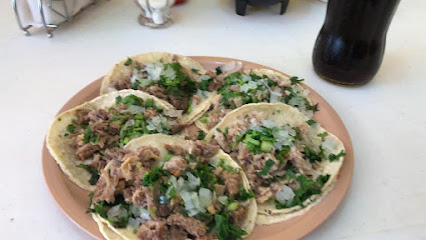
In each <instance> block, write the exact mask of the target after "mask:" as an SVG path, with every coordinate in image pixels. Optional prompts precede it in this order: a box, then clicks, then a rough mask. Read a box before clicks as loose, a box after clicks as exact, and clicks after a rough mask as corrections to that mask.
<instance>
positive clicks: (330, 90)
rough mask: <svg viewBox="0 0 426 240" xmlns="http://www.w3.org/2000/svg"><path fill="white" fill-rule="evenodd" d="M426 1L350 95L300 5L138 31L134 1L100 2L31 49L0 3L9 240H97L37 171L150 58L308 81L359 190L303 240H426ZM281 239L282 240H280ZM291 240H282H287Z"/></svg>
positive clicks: (208, 6)
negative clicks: (105, 83)
mask: <svg viewBox="0 0 426 240" xmlns="http://www.w3.org/2000/svg"><path fill="white" fill-rule="evenodd" d="M425 8H426V1H420V0H418V1H416V0H410V1H403V2H401V4H400V6H399V8H398V11H397V13H396V15H395V17H394V20H393V22H392V24H391V27H390V30H389V32H388V41H387V48H386V55H385V57H384V60H383V64H382V67H381V69H380V71H379V72H378V74H377V76H376V77H375V79H374V80H373V81H372V82H370V83H369V84H367V85H365V86H362V87H357V88H346V87H340V86H335V85H332V84H330V83H327V82H325V81H323V80H321V79H320V78H319V77H318V76H317V75H315V73H314V71H313V69H312V64H311V54H312V48H313V44H314V41H315V38H316V36H317V33H318V31H319V29H320V27H321V25H322V23H323V20H324V15H325V10H326V4H324V3H321V2H319V1H314V0H298V1H296V0H292V1H291V2H290V4H289V6H288V9H287V13H286V14H285V15H283V16H279V15H278V6H275V7H271V8H267V9H263V10H250V11H248V15H247V16H245V17H240V16H238V15H236V14H235V13H234V8H233V0H209V1H207V0H192V1H189V2H187V3H186V4H184V5H181V6H178V7H175V8H174V9H173V14H174V15H175V18H176V23H175V24H174V25H172V26H171V27H169V28H167V29H161V30H151V29H148V28H144V27H141V26H139V25H138V24H137V23H136V17H137V14H138V10H137V9H136V7H135V6H134V4H133V2H132V1H121V0H111V1H109V2H105V1H101V3H100V5H98V6H97V7H94V8H91V9H88V10H87V11H86V12H83V13H82V14H81V15H80V16H78V17H77V18H76V19H75V20H74V21H73V22H72V23H71V24H65V25H62V26H61V27H60V28H59V30H57V31H56V32H54V34H55V36H54V38H53V39H48V38H46V37H45V34H44V32H42V31H41V30H30V31H31V32H32V34H33V35H32V36H31V37H24V36H23V35H22V34H21V32H20V31H19V30H18V28H17V25H16V22H15V18H14V15H13V12H12V8H11V6H10V1H1V3H0V16H1V18H0V66H1V72H2V74H1V80H0V81H1V83H2V84H1V86H2V87H1V90H2V91H1V93H0V106H1V110H2V112H1V124H0V129H1V131H0V132H1V133H2V136H1V137H0V146H1V153H2V154H1V155H2V156H1V158H2V159H1V161H2V166H3V167H2V168H1V170H2V171H1V174H0V194H1V197H0V226H1V227H0V236H1V237H0V238H1V239H63V240H66V239H92V238H91V237H90V236H89V235H87V234H86V233H85V232H84V231H83V230H80V229H79V228H78V227H77V226H76V225H75V224H74V223H72V222H71V221H70V220H69V219H68V218H67V217H66V216H65V215H64V214H63V213H62V212H61V210H60V209H59V208H58V207H57V206H56V204H55V202H54V201H53V198H52V197H51V196H50V194H49V192H48V189H47V187H46V185H45V182H44V179H43V174H42V169H41V159H40V155H41V146H42V142H43V138H44V135H45V133H46V130H47V128H48V125H49V123H50V121H52V119H53V118H54V116H55V114H56V113H57V111H58V110H59V109H60V108H61V106H62V105H63V104H64V103H65V102H66V101H67V100H68V99H69V98H70V97H71V96H73V95H74V94H75V93H76V92H77V91H78V90H80V89H81V88H83V87H84V86H86V85H87V84H88V83H90V82H91V81H93V80H95V79H97V78H99V77H100V76H102V75H103V74H105V73H106V72H107V71H108V69H109V68H110V67H111V66H112V65H113V64H114V63H115V62H116V61H118V60H120V59H122V58H124V57H126V56H128V55H133V54H137V53H144V52H148V51H168V52H174V53H179V54H184V55H211V56H224V57H233V58H238V59H244V60H248V61H253V62H257V63H260V64H263V65H267V66H270V67H273V68H276V69H279V70H281V71H284V72H287V73H289V74H291V75H297V76H300V77H304V78H305V79H306V83H307V84H308V85H309V86H311V87H312V88H314V89H315V90H316V91H317V92H318V93H320V94H321V95H322V96H323V97H325V99H326V100H327V101H328V102H329V103H330V104H331V105H332V106H333V107H334V108H335V109H336V111H337V112H338V114H339V115H340V117H341V118H342V119H343V121H344V122H345V124H346V127H347V128H348V131H349V133H350V135H351V137H352V142H353V146H354V152H355V169H354V175H353V180H352V185H351V187H350V189H349V192H348V194H347V196H346V199H345V200H344V201H343V203H342V204H341V205H340V207H339V208H338V210H337V211H336V212H335V213H334V214H333V215H332V217H331V218H329V219H328V220H327V221H326V222H325V223H324V224H323V225H322V226H320V227H319V228H318V229H316V230H315V231H314V232H313V233H311V234H310V235H308V236H307V237H306V239H321V240H322V239H324V240H330V239H426V184H425V182H426V111H425V110H424V109H425V104H426V94H425V90H426V78H425V76H426V66H425V56H426V44H425V42H426V33H425V32H424V23H425V22H426V15H425V14H424V9H425ZM283 237H284V236H283ZM283 239H284V238H283Z"/></svg>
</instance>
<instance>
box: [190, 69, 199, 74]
mask: <svg viewBox="0 0 426 240" xmlns="http://www.w3.org/2000/svg"><path fill="white" fill-rule="evenodd" d="M191 71H192V72H193V73H198V72H199V71H200V69H196V68H193V69H191Z"/></svg>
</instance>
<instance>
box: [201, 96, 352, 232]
mask: <svg viewBox="0 0 426 240" xmlns="http://www.w3.org/2000/svg"><path fill="white" fill-rule="evenodd" d="M245 118H249V119H250V118H256V119H258V121H264V120H267V121H270V122H271V121H273V122H275V123H277V124H278V125H279V126H284V125H287V124H288V125H289V126H291V127H303V128H306V129H309V132H308V133H307V134H308V136H309V141H308V142H309V143H308V144H310V145H315V144H316V146H317V147H318V146H319V145H318V144H321V145H320V146H321V147H324V146H325V145H324V142H325V141H326V145H327V150H326V151H327V154H326V156H329V154H333V155H334V156H339V154H341V153H344V150H345V148H344V145H343V143H342V142H341V141H340V140H339V139H338V138H337V137H336V136H335V135H333V134H332V133H330V132H328V131H326V130H325V129H323V128H322V127H321V126H319V124H317V123H315V124H312V125H314V127H313V126H309V124H308V123H307V122H308V121H312V120H309V118H308V117H306V116H305V115H304V114H302V113H301V112H299V111H298V110H297V109H295V108H293V107H291V106H289V105H286V104H283V103H274V104H268V103H257V104H247V105H245V106H243V107H240V108H238V109H235V110H234V111H232V112H231V113H229V114H227V115H226V117H225V118H223V120H222V121H221V122H220V123H219V124H218V125H217V126H216V127H215V128H214V129H212V130H211V131H210V132H209V133H208V134H207V136H206V140H207V141H209V140H211V139H215V140H216V141H218V143H219V145H221V147H222V149H227V148H228V150H225V151H226V152H228V153H229V152H231V151H232V150H230V148H232V147H230V146H232V144H235V143H234V142H236V140H235V137H234V139H232V140H227V139H226V137H224V136H223V132H224V131H226V132H227V131H229V132H231V131H234V129H238V130H237V131H238V132H239V133H243V132H245V131H247V130H248V129H250V128H252V127H254V126H259V125H257V124H255V123H251V124H252V126H251V127H246V128H244V127H241V126H242V125H241V122H242V121H243V119H245ZM270 122H269V123H270ZM311 123H312V122H311ZM260 125H262V124H260ZM218 129H219V130H218ZM318 135H320V136H324V135H326V136H325V137H324V138H323V140H321V138H320V137H319V136H318ZM231 155H232V154H231ZM343 155H344V154H343ZM234 160H236V159H234ZM236 161H237V160H236ZM343 161H344V158H343V157H341V158H340V159H339V158H337V160H336V159H334V160H333V161H329V160H328V159H323V160H322V161H321V162H318V163H315V164H318V165H317V167H316V170H317V171H318V174H321V175H327V174H328V175H329V179H328V181H327V182H326V183H325V184H324V185H323V187H322V189H321V193H320V194H315V195H313V196H311V197H310V198H309V199H307V200H306V201H304V202H303V204H302V205H301V206H300V205H296V206H293V207H290V208H283V209H277V208H276V206H275V203H274V202H271V201H267V202H265V203H258V215H257V218H256V224H260V225H262V224H273V223H277V222H281V221H285V220H288V219H290V218H293V217H295V216H299V215H302V214H303V213H305V212H306V211H308V210H309V209H310V208H312V207H313V206H315V205H316V204H318V203H319V202H320V201H321V200H322V199H324V198H325V197H326V195H327V193H328V192H330V191H331V190H332V188H333V187H334V183H335V181H336V180H337V178H338V174H339V170H340V168H341V166H342V164H343ZM237 163H240V162H239V161H237ZM252 164H255V163H252ZM240 165H241V164H240ZM243 168H244V167H243ZM244 170H246V169H244ZM246 174H248V173H247V172H246ZM250 184H252V182H250ZM258 197H259V196H258Z"/></svg>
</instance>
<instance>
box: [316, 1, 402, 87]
mask: <svg viewBox="0 0 426 240" xmlns="http://www.w3.org/2000/svg"><path fill="white" fill-rule="evenodd" d="M398 3H399V0H329V1H328V6H327V16H326V18H325V22H324V25H323V27H322V29H321V31H320V33H319V35H318V38H317V40H316V43H315V47H314V51H313V54H312V62H313V65H314V69H315V72H316V73H317V74H318V75H319V76H320V77H322V78H323V79H325V80H328V81H330V82H334V83H338V84H344V85H362V84H365V83H367V82H369V81H370V80H371V79H372V78H373V77H374V75H376V73H377V71H378V70H379V68H380V65H381V63H382V59H383V55H384V52H385V45H386V33H387V30H388V28H389V24H390V22H391V21H392V17H393V15H394V13H395V10H396V8H397V6H398Z"/></svg>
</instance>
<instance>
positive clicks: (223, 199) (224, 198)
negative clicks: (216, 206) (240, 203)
mask: <svg viewBox="0 0 426 240" xmlns="http://www.w3.org/2000/svg"><path fill="white" fill-rule="evenodd" d="M217 200H219V202H220V203H221V204H222V205H227V204H228V197H227V196H219V197H217Z"/></svg>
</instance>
